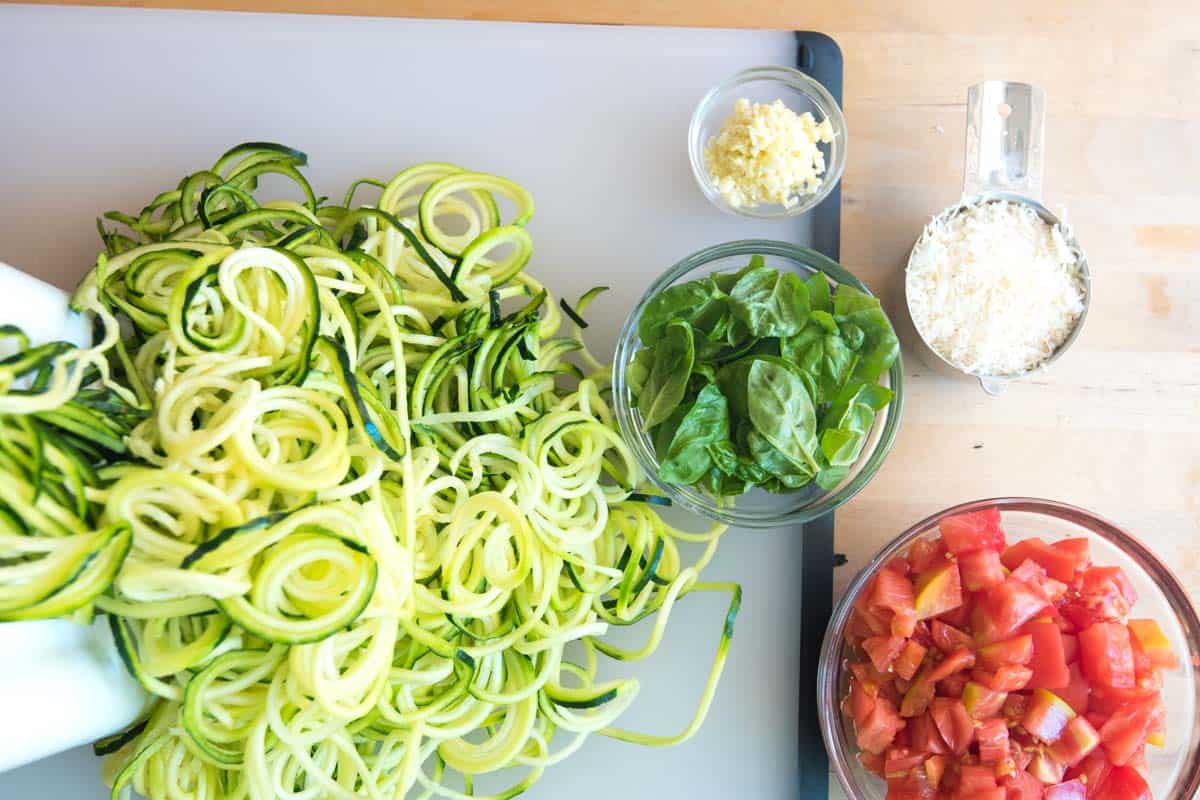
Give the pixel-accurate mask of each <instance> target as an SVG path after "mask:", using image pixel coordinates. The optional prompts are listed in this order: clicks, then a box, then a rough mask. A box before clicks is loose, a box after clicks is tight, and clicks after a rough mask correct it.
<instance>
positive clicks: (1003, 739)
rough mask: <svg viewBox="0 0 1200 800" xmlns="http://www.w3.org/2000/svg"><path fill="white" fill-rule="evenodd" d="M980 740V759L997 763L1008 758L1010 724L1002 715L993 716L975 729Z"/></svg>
mask: <svg viewBox="0 0 1200 800" xmlns="http://www.w3.org/2000/svg"><path fill="white" fill-rule="evenodd" d="M975 739H976V741H977V742H979V760H980V761H983V762H984V763H992V764H995V763H997V762H1000V761H1003V760H1004V759H1005V758H1008V725H1006V724H1005V723H1004V720H1003V719H1002V718H1001V717H992V718H991V719H989V720H988V721H987V722H984V723H983V724H982V725H980V726H979V727H978V728H976V729H975Z"/></svg>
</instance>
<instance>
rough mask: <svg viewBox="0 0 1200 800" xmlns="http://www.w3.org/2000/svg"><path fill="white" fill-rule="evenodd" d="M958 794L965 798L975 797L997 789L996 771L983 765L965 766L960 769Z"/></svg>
mask: <svg viewBox="0 0 1200 800" xmlns="http://www.w3.org/2000/svg"><path fill="white" fill-rule="evenodd" d="M958 774H959V777H958V793H959V794H960V795H962V796H963V797H968V796H974V794H975V792H982V791H984V790H987V789H992V788H995V787H996V785H997V784H996V771H995V770H994V769H992V768H991V767H990V766H984V765H982V764H963V765H962V767H960V768H959V773H958Z"/></svg>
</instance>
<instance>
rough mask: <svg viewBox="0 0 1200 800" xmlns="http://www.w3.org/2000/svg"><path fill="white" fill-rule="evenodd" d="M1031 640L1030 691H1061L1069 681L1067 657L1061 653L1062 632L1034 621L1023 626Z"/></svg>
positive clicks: (1054, 626)
mask: <svg viewBox="0 0 1200 800" xmlns="http://www.w3.org/2000/svg"><path fill="white" fill-rule="evenodd" d="M1025 632H1026V633H1028V634H1029V635H1030V636H1031V637H1032V640H1033V656H1032V658H1030V660H1029V668H1030V669H1031V670H1033V677H1031V678H1030V679H1029V688H1030V689H1061V688H1063V687H1064V686H1066V685H1067V684H1068V683H1070V681H1071V673H1070V670H1068V669H1067V657H1066V654H1065V653H1064V652H1063V640H1062V631H1060V630H1059V629H1058V626H1057V625H1055V624H1054V623H1053V622H1050V621H1048V620H1047V621H1045V622H1042V621H1039V620H1034V621H1032V622H1030V623H1029V624H1027V625H1026V626H1025Z"/></svg>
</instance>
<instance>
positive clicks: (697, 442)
mask: <svg viewBox="0 0 1200 800" xmlns="http://www.w3.org/2000/svg"><path fill="white" fill-rule="evenodd" d="M728 441H729V407H728V405H727V404H726V402H725V397H724V396H723V395H722V394H721V390H720V389H718V388H717V387H716V386H714V385H713V384H709V385H707V386H705V387H704V389H702V390H701V392H700V394H699V396H697V397H696V402H695V403H693V404H692V407H691V409H690V410H689V411H688V412H687V414H686V415H685V416H684V418H683V420H682V421H681V422H680V423H679V428H678V429H677V430H676V431H675V435H674V437H673V438H672V439H671V445H670V447H668V448H667V457H666V458H665V459H664V460H663V461H662V463H660V464H659V468H658V474H659V476H660V477H661V478H662V479H663V480H664V481H666V482H668V483H674V484H676V485H679V486H688V485H690V484H693V483H695V482H696V481H698V480H700V479H701V478H703V477H704V474H705V473H706V472H708V471H709V470H710V469H711V468H712V464H713V459H712V456H711V455H710V454H709V446H710V445H713V444H716V443H718V442H728Z"/></svg>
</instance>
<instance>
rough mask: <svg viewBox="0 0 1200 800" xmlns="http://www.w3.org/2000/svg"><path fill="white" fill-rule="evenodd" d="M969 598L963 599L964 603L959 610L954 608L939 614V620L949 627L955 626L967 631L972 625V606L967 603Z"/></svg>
mask: <svg viewBox="0 0 1200 800" xmlns="http://www.w3.org/2000/svg"><path fill="white" fill-rule="evenodd" d="M966 600H967V598H965V597H964V598H963V603H962V605H960V606H959V607H958V608H952V609H950V610H949V611H943V612H942V613H941V614H938V619H940V620H941V621H942V622H944V623H946V624H947V625H953V626H954V627H956V628H958V629H959V630H966V629H967V626H969V625H970V624H971V605H970V604H969V603H967V601H966Z"/></svg>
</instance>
